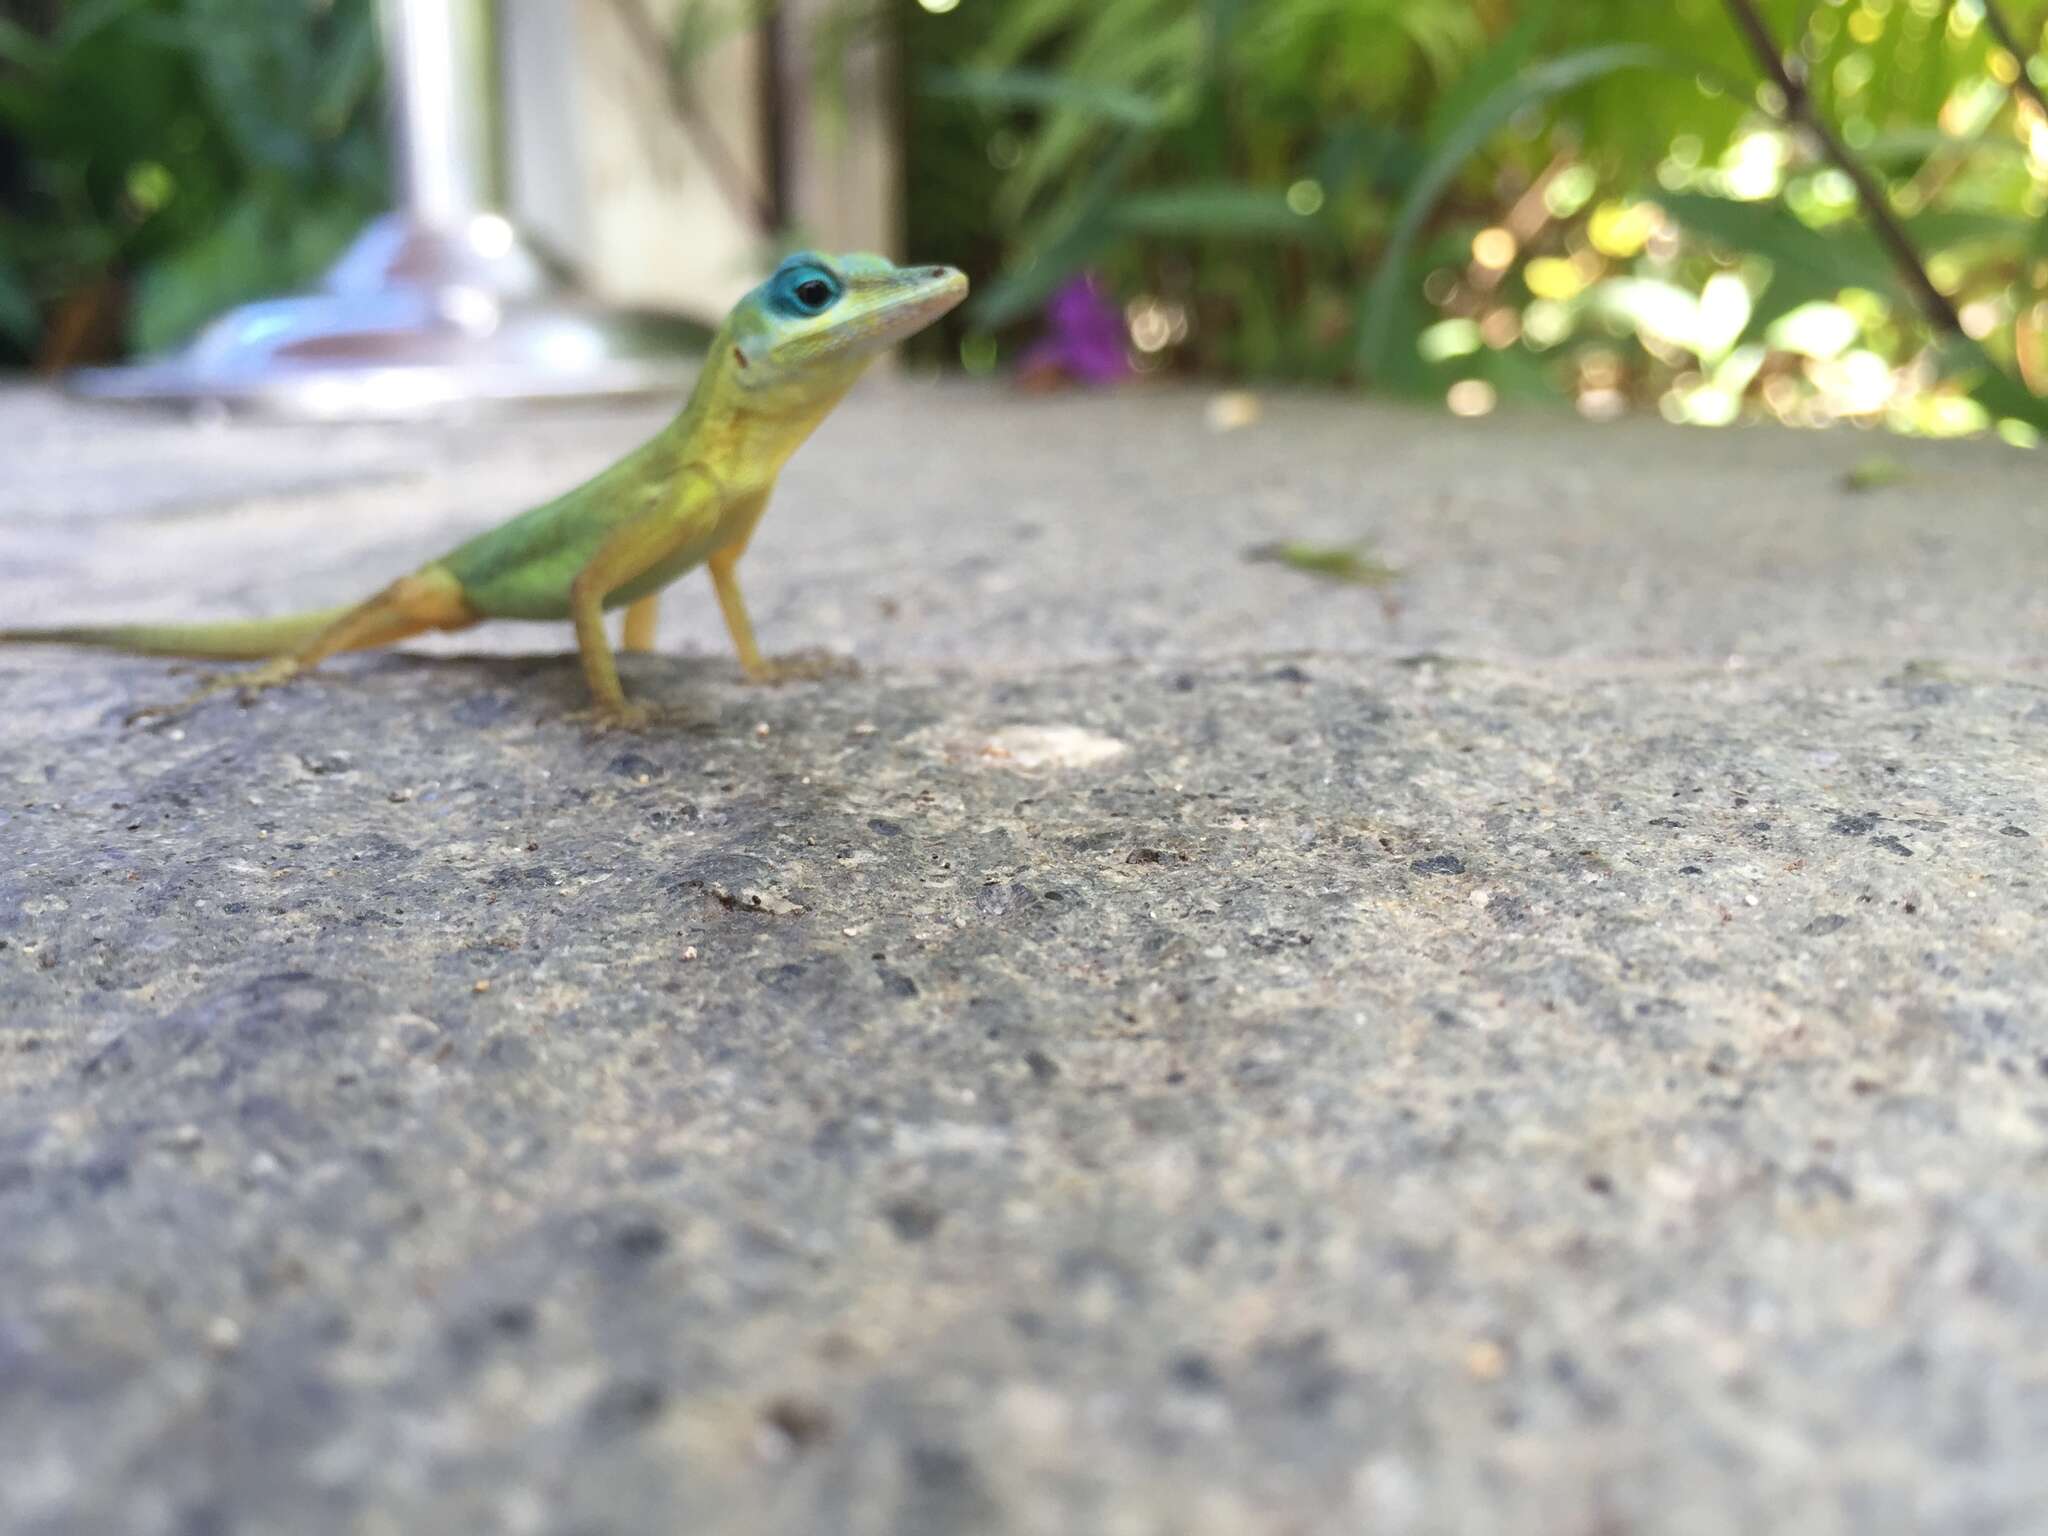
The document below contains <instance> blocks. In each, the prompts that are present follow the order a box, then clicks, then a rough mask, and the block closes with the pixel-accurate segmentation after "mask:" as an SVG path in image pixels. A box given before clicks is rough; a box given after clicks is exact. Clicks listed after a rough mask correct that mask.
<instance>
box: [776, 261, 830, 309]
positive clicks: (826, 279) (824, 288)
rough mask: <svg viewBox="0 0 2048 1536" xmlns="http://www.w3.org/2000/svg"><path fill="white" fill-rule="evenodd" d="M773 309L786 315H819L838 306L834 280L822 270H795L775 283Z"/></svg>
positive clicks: (780, 275) (778, 276)
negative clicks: (774, 305) (775, 308)
mask: <svg viewBox="0 0 2048 1536" xmlns="http://www.w3.org/2000/svg"><path fill="white" fill-rule="evenodd" d="M774 293H775V301H776V307H777V308H778V309H780V310H781V311H782V312H783V313H784V314H786V315H792V316H801V315H822V314H823V313H824V312H825V311H826V310H828V309H830V308H831V307H832V306H833V305H834V304H836V303H838V302H839V294H840V287H839V281H838V279H837V278H835V277H833V276H832V274H831V273H829V272H827V271H826V270H825V269H824V268H822V267H813V266H795V267H791V268H790V269H789V270H788V271H786V272H782V273H779V274H778V275H777V276H776V279H775V289H774Z"/></svg>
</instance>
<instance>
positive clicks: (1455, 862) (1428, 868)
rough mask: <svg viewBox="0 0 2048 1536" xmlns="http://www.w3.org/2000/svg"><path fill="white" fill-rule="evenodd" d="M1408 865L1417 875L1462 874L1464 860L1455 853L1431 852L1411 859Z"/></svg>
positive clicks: (1463, 871)
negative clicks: (1419, 857) (1424, 856)
mask: <svg viewBox="0 0 2048 1536" xmlns="http://www.w3.org/2000/svg"><path fill="white" fill-rule="evenodd" d="M1408 867H1409V868H1410V869H1412V870H1414V871H1415V873H1416V874H1418V875H1462V874H1463V873H1465V861H1464V860H1463V859H1461V858H1459V857H1458V856H1457V855H1456V854H1455V853H1432V854H1431V855H1429V857H1427V858H1423V859H1412V860H1410V861H1409V864H1408Z"/></svg>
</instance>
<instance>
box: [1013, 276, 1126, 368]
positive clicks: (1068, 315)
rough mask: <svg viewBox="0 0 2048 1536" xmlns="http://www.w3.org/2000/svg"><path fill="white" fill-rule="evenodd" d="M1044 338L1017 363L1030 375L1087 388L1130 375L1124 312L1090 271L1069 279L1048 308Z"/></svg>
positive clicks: (1046, 308)
mask: <svg viewBox="0 0 2048 1536" xmlns="http://www.w3.org/2000/svg"><path fill="white" fill-rule="evenodd" d="M1045 319H1046V334H1045V336H1044V338H1043V339H1041V340H1040V341H1039V342H1038V343H1037V344H1036V345H1035V346H1033V347H1032V348H1031V350H1030V351H1028V352H1026V353H1025V354H1024V356H1023V358H1022V360H1021V361H1020V362H1019V363H1018V368H1019V369H1020V371H1021V372H1022V373H1023V374H1024V375H1025V376H1026V377H1027V378H1031V377H1038V378H1045V377H1047V376H1048V375H1050V376H1054V377H1064V378H1069V379H1076V380H1079V381H1080V382H1082V383H1084V384H1115V383H1118V382H1120V381H1122V380H1124V379H1127V378H1129V377H1130V376H1131V355H1130V342H1129V339H1128V337H1127V336H1126V334H1125V331H1124V316H1123V311H1122V310H1120V309H1118V308H1117V306H1116V303H1115V301H1114V300H1112V299H1111V298H1110V297H1109V295H1108V294H1106V293H1104V292H1103V290H1102V285H1101V284H1100V283H1099V282H1097V281H1096V279H1095V277H1094V275H1093V274H1092V273H1085V272H1084V273H1082V274H1081V275H1080V276H1079V277H1074V278H1069V279H1068V280H1067V281H1066V282H1065V283H1063V284H1062V285H1061V286H1060V288H1059V291H1058V292H1056V293H1055V294H1053V296H1052V301H1051V302H1050V303H1049V304H1047V305H1046V307H1045Z"/></svg>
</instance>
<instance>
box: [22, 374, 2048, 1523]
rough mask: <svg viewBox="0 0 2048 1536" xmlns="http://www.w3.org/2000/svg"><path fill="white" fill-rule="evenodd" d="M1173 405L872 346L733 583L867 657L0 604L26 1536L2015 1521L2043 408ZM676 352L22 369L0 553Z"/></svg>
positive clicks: (255, 573) (296, 563)
mask: <svg viewBox="0 0 2048 1536" xmlns="http://www.w3.org/2000/svg"><path fill="white" fill-rule="evenodd" d="M1204 403H1205V402H1204V399H1203V397H1202V396H1200V395H1199V394H1192V393H1176V392H1165V393H1160V394H1130V395H1123V396H1115V397H1095V396H1068V397H1057V398H1051V399H1036V398H1034V399H1024V398H1018V397H1013V396H1011V395H1009V394H1007V393H1004V392H1002V391H999V390H995V389H987V388H969V387H960V386H948V387H944V388H941V387H937V386H930V385H921V384H916V383H913V382H909V381H905V380H901V379H897V380H886V381H877V382H876V383H875V384H874V385H873V386H871V387H869V388H867V389H864V390H863V391H862V392H861V393H859V394H858V395H856V397H855V398H854V399H853V400H852V401H850V402H849V404H848V405H847V407H846V408H845V409H844V411H843V412H842V413H841V414H840V415H839V416H837V417H835V418H834V419H833V421H832V422H830V423H828V425H827V427H826V428H825V429H824V431H822V432H821V433H820V435H819V438H818V440H817V441H816V442H815V443H814V444H813V445H812V446H811V447H810V448H807V449H806V450H805V451H804V453H803V454H802V455H800V456H799V458H798V459H797V460H796V461H795V463H793V464H792V465H791V467H790V470H789V472H788V474H787V476H786V477H785V481H784V491H783V495H782V496H781V498H780V499H779V500H778V502H777V504H776V506H775V508H774V509H773V511H772V512H771V513H770V515H769V518H768V520H767V522H766V523H765V524H764V526H763V530H762V533H761V535H760V538H759V540H758V541H757V544H756V547H755V550H754V552H753V553H752V554H751V555H750V556H749V558H748V562H747V566H746V568H745V571H744V575H745V577H746V580H747V585H748V589H749V593H750V596H751V598H752V601H753V604H754V607H755V610H756V613H755V616H756V621H757V624H758V626H759V628H760V630H761V631H762V634H763V639H764V642H765V643H766V644H767V645H768V646H769V647H770V649H772V650H792V649H798V648H807V647H823V648H827V649H830V650H833V651H835V652H840V653H845V654H849V655H851V656H852V657H854V658H856V659H857V660H858V661H859V662H860V663H861V665H862V667H863V671H862V673H861V675H860V676H859V677H857V678H853V679H842V680H837V681H831V682H824V683H814V684H803V685H795V686H789V687H784V688H779V689H774V690H758V689H753V688H749V687H746V686H744V685H743V684H742V683H741V682H740V680H739V678H738V675H737V672H736V670H735V669H734V667H733V666H732V664H731V662H730V661H729V659H728V658H727V657H726V655H725V654H724V652H723V649H722V642H721V640H720V636H719V631H718V626H717V619H716V615H715V611H714V609H713V607H712V605H711V603H710V602H709V593H708V590H705V589H703V587H702V584H701V581H695V580H693V581H688V582H685V583H684V584H683V585H682V586H681V587H679V588H677V589H676V590H675V593H674V595H673V596H671V598H670V599H669V600H668V611H667V613H666V615H665V623H664V632H663V634H664V645H665V647H666V649H667V650H668V651H669V652H670V654H666V655H662V656H650V657H638V658H629V659H628V663H627V666H626V669H625V670H626V674H627V686H628V688H629V690H631V691H633V692H634V693H635V694H636V695H637V696H639V697H642V698H644V699H647V700H649V701H652V702H654V703H657V704H658V705H660V706H661V707H662V710H663V719H662V723H661V724H660V725H659V726H658V727H657V728H656V729H654V730H652V731H649V732H647V733H645V734H643V735H639V736H630V737H619V736H603V737H593V736H591V735H590V734H589V733H588V731H587V730H586V729H585V728H583V727H582V726H580V725H579V724H577V723H575V722H574V721H572V720H571V719H569V716H570V714H571V712H572V711H574V710H575V709H577V708H578V707H580V705H581V703H582V698H581V683H580V679H579V677H578V674H577V672H576V669H575V666H574V663H573V661H572V660H571V659H570V658H569V657H568V655H567V654H566V653H567V650H568V640H567V636H566V634H565V633H563V632H562V631H560V630H558V629H555V628H549V627H519V626H506V627H502V628H491V629H485V630H479V631H475V632H472V633H469V634H464V635H461V636H455V637H448V638H446V639H443V640H441V641H437V642H435V643H433V644H431V645H429V646H426V647H423V648H422V649H421V651H420V652H418V653H413V654H404V655H383V656H377V657H370V658H360V659H354V660H350V661H347V662H344V663H342V664H339V665H336V666H334V667H332V668H331V669H329V670H327V671H325V672H323V673H322V674H320V675H319V676H318V677H316V678H314V679H312V680H310V681H308V682H306V683H304V684H302V685H299V686H296V687H293V688H291V689H288V690H283V691H280V692H276V693H272V694H269V695H266V696H264V697H262V698H261V699H259V700H257V701H255V702H254V703H252V704H249V705H247V706H244V705H242V704H240V703H238V702H236V701H235V700H233V699H231V698H222V699H219V700H216V701H214V702H212V703H210V704H208V705H206V706H205V707H203V708H201V709H199V710H198V711H197V712H195V713H194V714H192V715H190V716H189V717H187V718H185V719H184V720H182V721H181V722H178V723H176V724H174V725H172V726H169V727H158V728H149V727H126V726H124V725H123V724H122V723H121V722H122V720H123V717H124V716H125V715H126V714H127V713H129V712H130V711H131V710H132V709H133V708H134V707H135V706H136V705H138V704H142V703H148V702H153V701H156V700H160V699H164V698H174V697H176V696H178V694H179V693H181V692H182V691H183V690H184V689H186V688H188V687H189V686H190V681H191V679H190V677H189V676H187V675H184V674H182V673H177V672H174V670H173V668H171V667H170V666H168V665H166V664H164V663H158V662H148V661H138V660H128V659H115V658H105V657H91V656H85V655H81V654H77V653H68V652H59V651H24V650H13V651H0V1531H4V1532H6V1533H7V1536H17V1533H18V1536H55V1533H65V1536H69V1533H73V1532H91V1533H109V1536H125V1533H165V1536H173V1533H175V1536H200V1533H230V1532H232V1533H244V1532H289V1533H294V1536H296V1533H316V1536H317V1533H326V1532H337V1533H340V1532H347V1533H377V1536H382V1533H391V1536H400V1533H403V1536H412V1533H418V1532H440V1531H448V1532H455V1531H462V1532H470V1531H477V1532H499V1531H503V1532H512V1533H536V1536H540V1533H545V1536H556V1533H561V1536H599V1533H620V1536H625V1533H638V1532H678V1531H688V1532H691V1533H725V1532H732V1533H735V1536H738V1533H746V1536H782V1533H789V1536H796V1533H806V1536H808V1533H834V1536H837V1533H841V1532H845V1533H861V1536H867V1533H873V1536H940V1533H983V1532H988V1533H1001V1536H1007V1533H1012V1532H1015V1533H1045V1536H1068V1533H1083V1532H1086V1533H1094V1532H1103V1533H1112V1536H1183V1533H1188V1536H1320V1533H1323V1532H1343V1533H1351V1532H1373V1533H1418V1536H1419V1533H1436V1532H1446V1533H1461V1536H1463V1533H1471V1536H1497V1533H1501V1532H1515V1533H1517V1536H1608V1533H1612V1536H1622V1533H1666V1532H1668V1533H1684V1536H1692V1533H1699V1536H1708V1533H1721V1532H1729V1533H1733V1532H1755V1531H1763V1530H1769V1531H1798V1532H1800V1533H1802V1536H1826V1533H1835V1532H1840V1533H1849V1532H1856V1533H1865V1532H1892V1531H1899V1532H1905V1531H1930V1532H1943V1533H1965V1532H1967V1533H1982V1536H1992V1533H2007V1532H2011V1533H2022V1532H2033V1531H2040V1530H2043V1529H2048V1516H2044V1514H2043V1511H2044V1510H2048V1454H2044V1453H2043V1447H2044V1446H2048V1006H2044V1005H2048V942H2044V941H2048V871H2044V869H2043V864H2042V856H2041V849H2042V846H2043V840H2044V839H2048V793H2044V768H2048V666H2044V658H2048V504H2044V503H2043V502H2042V500H2041V498H2040V496H2039V494H2038V484H2039V474H2038V461H2037V460H2035V459H2033V458H2030V457H2027V456H2023V455H2020V454H2017V453H2013V452H2011V451H2009V450H2005V449H2002V448H1997V447H1990V446H1984V445H1929V444H1913V443H1890V442H1885V441H1882V440H1879V439H1874V438H1871V437H1868V436H1864V435H1860V434H1851V433H1842V434H1836V435H1828V436H1810V435H1809V436H1794V435H1791V434H1784V433H1778V432H1774V431H1764V430H1761V429H1758V430H1742V431H1736V432H1728V433H1699V432H1690V433H1689V432H1682V431H1678V430H1675V429H1671V428H1667V427H1664V426H1662V425H1661V424H1654V423H1630V424H1624V425H1620V426H1615V427H1609V428H1595V427H1590V426H1587V425H1584V424H1580V423H1578V422H1575V421H1573V420H1571V419H1569V418H1565V417H1540V416H1539V417H1523V418H1514V417H1510V418H1506V419H1500V420H1495V421H1490V422H1486V423H1479V424H1475V423H1464V422H1454V421H1450V420H1445V419H1439V418H1437V417H1434V416H1430V415H1426V414H1417V413H1412V412H1407V411H1402V410H1396V409H1390V408H1387V407H1384V406H1376V405H1372V404H1369V403H1362V402H1359V401H1356V400H1351V399H1339V398H1329V397H1313V396H1311V397H1301V398H1288V397H1278V398H1268V399H1266V400H1265V401H1264V402H1263V406H1264V409H1263V414H1262V415H1261V417H1260V419H1259V420H1258V422H1257V423H1256V424H1254V425H1252V426H1250V427H1247V428H1245V429H1243V430H1240V431H1235V432H1230V433H1216V432H1213V431H1211V430H1209V428H1208V426H1207V425H1206V424H1205V421H1206V418H1205V411H1204ZM653 420H654V418H653V417H650V416H648V415H646V414H644V413H642V414H638V415H628V414H617V413H597V414H589V413H585V414H570V415H560V416H543V417H537V418H531V419H526V420H518V421H514V422H510V423H507V422H503V421H497V422H493V421H478V422H472V423H468V424H460V425H454V426H443V427H436V428H423V427H421V428H400V427H379V428H357V429H311V428H280V427H274V426H272V427H264V426H254V425H241V426H219V425H214V426H194V425H190V424H187V423H182V422H178V421H175V420H172V419H170V418H161V417H152V416H138V415H127V414H120V413H110V412H106V411H102V410H88V409H85V408H82V407H79V406H75V405H68V404H63V403H60V402H58V401H57V400H55V399H54V398H53V397H50V396H48V395H44V394H41V393H36V392H33V391H26V390H17V391H16V392H14V393H11V394H0V443H4V444H6V445H7V446H6V448H5V449H4V450H0V454H4V457H0V622H16V621H20V622H28V621H31V620H35V621H41V620H50V621H56V620H61V619H70V618H80V617H86V616H99V615H101V614H102V613H106V614H111V615H115V616H124V617H125V616H156V615H167V614H187V613H207V614H227V613H238V612H257V611H262V610H263V609H265V608H266V607H274V606H284V605H291V604H314V603H327V602H333V601H338V600H341V599H343V598H346V597H349V596H352V595H356V593H357V592H358V591H360V590H366V589H368V588H371V587H373V586H375V585H377V584H379V583H380V582H381V581H383V580H384V579H387V578H388V577H389V576H391V575H393V574H395V573H396V572H398V571H399V570H402V569H404V568H405V567H406V566H407V565H408V564H410V563H414V562H416V561H417V560H419V559H421V558H424V557H425V556H428V555H431V554H432V553H434V552H435V551H436V550H437V549H438V548H440V547H442V546H444V545H446V544H447V543H450V542H452V541H453V539H454V538H455V537H457V536H459V535H460V534H462V533H466V532H468V531H471V530H474V529H475V528H478V527H481V526H483V525H485V524H487V523H489V522H490V521H492V520H494V519H496V518H498V517H501V516H503V515H505V514H506V513H508V512H510V511H512V510H515V509H516V508H517V507H519V506H520V505H522V504H524V503H525V502H527V501H529V500H532V499H537V498H538V497H540V496H543V495H545V494H548V493H550V492H552V491H554V490H556V489H559V488H561V487H562V486H564V485H566V484H567V483H569V482H571V481H573V480H574V479H575V478H577V477H578V476H579V475H580V474H582V473H584V472H587V471H588V470H589V469H591V468H594V467H596V466H597V465H599V464H601V463H602V462H604V461H605V460H606V459H607V458H608V457H610V456H611V455H612V454H614V453H616V452H617V451H618V450H619V449H621V448H623V447H624V446H626V445H627V444H629V443H630V442H631V441H633V440H634V439H635V437H636V435H637V434H638V433H640V432H642V431H644V430H645V429H646V428H647V427H648V426H649V425H650V424H651V422H652V421H653ZM1878 451H1882V452H1884V453H1887V454H1890V455H1892V456H1894V457H1896V458H1897V459H1898V460H1899V461H1900V462H1901V464H1902V465H1903V466H1904V468H1905V470H1906V472H1907V473H1906V478H1905V479H1904V481H1903V482H1902V483H1901V484H1899V485H1896V486H1893V487H1891V488H1888V489H1885V490H1881V491H1876V492H1871V493H1864V494H1857V493H1854V492H1852V491H1850V490H1848V489H1847V488H1846V486H1845V482H1844V475H1845V472H1846V471H1847V470H1848V469H1849V468H1850V466H1852V465H1854V464H1855V463H1856V462H1857V461H1858V460H1859V459H1861V458H1863V457H1865V456H1867V455H1869V454H1871V453H1873V452H1878ZM1287 538H1300V539H1307V540H1311V541H1315V542H1318V543H1324V544H1331V543H1339V542H1346V541H1351V540H1368V541H1370V548H1371V550H1372V552H1373V554H1374V555H1375V556H1376V557H1377V558H1379V559H1382V560H1384V561H1386V562H1388V563H1389V564H1391V565H1393V566H1395V567H1396V568H1398V569H1399V571H1400V572H1401V578H1400V580H1399V582H1398V583H1397V585H1396V586H1395V587H1394V588H1393V589H1391V590H1390V591H1388V592H1385V593H1381V592H1375V591H1367V590H1363V589H1359V588H1353V587H1345V586H1341V585H1334V584H1328V583H1324V582H1319V581H1317V580H1314V579H1312V578H1310V577H1307V576H1305V575H1302V574H1300V573H1298V572H1296V571H1293V570H1289V569H1287V568H1285V567H1280V566H1274V565H1270V564H1262V563H1249V562H1247V561H1246V560H1245V558H1244V554H1245V551H1246V550H1247V549H1249V548H1252V547H1254V546H1256V545H1259V544H1260V543H1263V542H1270V541H1272V540H1274V539H1287ZM436 653H438V654H436Z"/></svg>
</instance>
